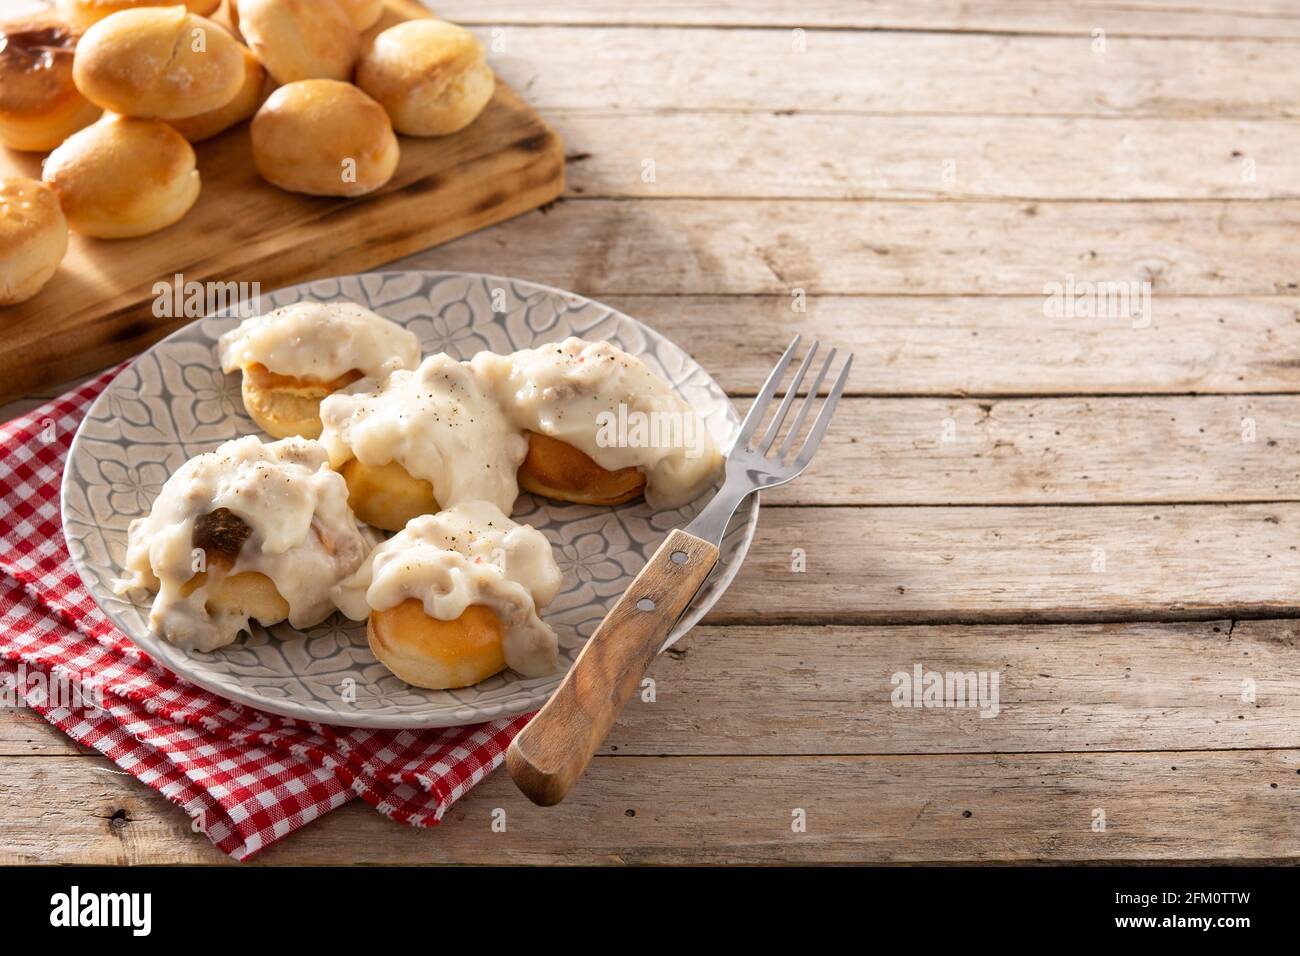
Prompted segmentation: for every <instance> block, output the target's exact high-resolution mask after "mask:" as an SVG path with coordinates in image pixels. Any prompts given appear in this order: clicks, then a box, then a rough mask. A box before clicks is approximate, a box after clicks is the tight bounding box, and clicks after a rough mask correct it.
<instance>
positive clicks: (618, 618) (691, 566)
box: [506, 529, 718, 807]
mask: <svg viewBox="0 0 1300 956" xmlns="http://www.w3.org/2000/svg"><path fill="white" fill-rule="evenodd" d="M717 563H718V548H717V545H715V544H713V543H712V542H710V541H705V540H704V539H702V538H697V537H695V536H694V535H692V534H689V533H687V532H685V531H682V530H681V529H674V530H672V531H671V532H669V534H668V537H667V538H665V539H664V542H663V544H661V545H660V546H659V547H658V548H657V549H656V550H655V553H654V554H653V555H651V556H650V560H649V561H647V562H646V564H645V567H644V568H642V569H641V571H640V573H638V574H637V576H636V578H635V579H634V580H633V581H632V583H631V584H630V585H628V589H627V590H626V591H625V592H624V593H623V596H622V597H620V598H619V599H618V601H617V602H616V603H615V604H614V606H613V607H612V608H610V610H609V613H608V614H606V615H605V619H604V620H603V621H601V622H600V624H599V625H598V626H597V627H596V630H595V631H594V632H593V633H592V635H591V637H590V638H588V639H587V643H586V644H585V645H584V646H583V648H582V651H581V653H579V654H578V658H577V660H575V661H574V662H573V666H572V667H571V668H569V672H568V673H567V674H566V675H565V676H564V680H563V681H561V682H560V686H559V687H557V688H556V689H555V692H554V693H553V694H551V697H550V699H549V700H548V701H547V702H546V703H545V704H544V705H543V706H542V709H541V710H540V711H539V712H538V714H537V716H535V717H534V718H533V719H532V720H531V721H529V722H528V725H527V726H526V727H524V729H523V730H521V731H520V732H519V733H518V735H516V737H515V739H514V740H513V741H512V742H511V744H510V749H509V751H508V752H507V753H506V766H507V767H508V768H509V771H510V777H511V779H512V780H514V782H515V783H516V784H517V785H518V786H519V789H520V790H522V791H523V793H524V795H525V796H527V797H528V799H530V800H532V801H533V803H536V804H538V805H539V806H543V807H549V806H554V805H555V804H557V803H559V802H560V801H561V800H563V799H564V798H565V796H566V795H567V794H568V792H569V791H570V790H571V789H572V788H573V786H574V784H576V783H577V782H578V778H579V777H581V776H582V772H583V770H585V769H586V767H587V763H588V761H590V760H591V757H592V755H593V754H594V753H595V752H596V750H597V749H598V748H599V747H600V745H601V742H602V741H603V740H604V739H605V735H606V734H608V733H609V729H610V727H612V726H613V725H614V722H615V721H616V720H618V715H619V714H620V713H621V712H622V710H623V707H624V706H625V705H626V704H627V702H628V700H629V698H631V696H632V694H633V693H634V692H635V691H636V690H637V687H638V685H639V684H640V682H641V678H642V676H643V675H644V674H645V672H646V669H647V668H649V666H650V664H651V663H652V662H653V661H654V659H655V655H656V654H658V653H659V648H661V647H662V646H663V643H664V641H666V640H667V639H668V634H669V632H671V631H672V629H673V625H674V624H675V623H676V622H677V619H678V618H679V617H681V616H682V613H683V612H684V611H685V610H686V608H687V607H688V606H689V605H690V603H691V599H692V598H694V597H695V592H696V591H698V590H699V589H700V586H701V585H702V584H703V583H704V581H705V579H707V578H708V576H709V572H710V571H712V570H713V567H714V565H716V564H717Z"/></svg>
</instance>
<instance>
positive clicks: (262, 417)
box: [217, 302, 423, 523]
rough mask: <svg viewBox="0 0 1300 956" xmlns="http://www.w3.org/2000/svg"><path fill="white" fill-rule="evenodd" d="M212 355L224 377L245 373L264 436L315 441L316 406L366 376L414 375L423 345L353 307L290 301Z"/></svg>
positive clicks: (252, 411) (248, 322)
mask: <svg viewBox="0 0 1300 956" xmlns="http://www.w3.org/2000/svg"><path fill="white" fill-rule="evenodd" d="M217 354H218V356H219V357H220V360H221V370H222V371H223V372H227V373H229V372H234V371H236V370H242V372H243V375H244V381H243V395H244V409H245V410H246V411H247V412H248V414H249V417H251V418H252V419H253V421H255V422H257V424H258V425H259V426H261V428H262V429H263V430H264V431H266V432H267V433H268V434H270V435H272V436H274V437H276V438H287V437H289V436H290V435H301V436H303V437H304V438H316V437H318V436H319V435H320V432H321V420H320V403H321V399H323V398H325V397H326V396H327V395H330V394H331V393H333V392H336V391H338V390H339V389H341V388H345V387H347V386H348V385H350V384H352V383H353V382H355V381H357V380H358V379H360V378H362V377H363V376H371V377H375V378H382V377H383V376H384V375H386V374H388V372H389V371H390V370H391V369H394V368H415V366H416V365H418V364H419V362H420V340H419V339H418V338H416V336H415V333H413V332H408V331H407V330H406V329H404V328H402V327H401V326H400V325H398V324H397V323H395V322H390V321H388V320H387V319H385V318H384V317H383V316H380V315H376V314H375V313H374V312H371V311H370V310H369V309H366V308H363V307H361V306H360V305H357V304H356V303H354V302H327V303H325V302H295V303H294V304H293V305H287V306H285V307H284V308H282V309H276V310H275V311H274V312H268V313H267V314H266V315H257V316H253V317H252V318H248V319H245V320H244V321H243V322H241V323H240V324H239V325H238V326H236V327H235V328H233V329H231V330H230V331H229V332H227V333H225V334H224V335H222V336H221V339H220V340H219V341H218V342H217ZM345 477H346V476H345ZM417 513H423V512H417ZM363 520H364V519H363ZM367 523H369V522H367Z"/></svg>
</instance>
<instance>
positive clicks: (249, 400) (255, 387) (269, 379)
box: [241, 363, 361, 438]
mask: <svg viewBox="0 0 1300 956" xmlns="http://www.w3.org/2000/svg"><path fill="white" fill-rule="evenodd" d="M359 378H361V373H360V372H358V371H355V370H353V371H351V372H348V373H346V374H344V375H341V376H339V377H338V378H336V379H334V380H333V381H331V382H322V381H320V380H319V379H314V378H296V377H294V376H292V375H277V374H276V373H275V372H272V371H271V370H269V369H268V368H267V367H266V366H265V365H260V364H257V363H254V364H252V365H249V366H248V367H247V368H245V369H244V382H243V385H242V386H241V389H242V392H243V397H244V408H245V410H247V412H248V416H249V417H250V418H251V419H253V421H255V422H257V424H258V425H260V426H261V428H262V430H263V431H265V432H266V433H267V434H268V435H271V436H272V437H274V438H288V437H289V436H290V435H301V436H302V437H303V438H319V437H320V433H321V421H320V403H321V399H323V398H325V396H327V395H332V394H333V393H334V392H337V391H338V390H339V389H340V388H346V387H347V386H349V385H351V384H352V383H353V382H355V381H356V380H357V379H359Z"/></svg>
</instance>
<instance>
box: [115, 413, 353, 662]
mask: <svg viewBox="0 0 1300 956" xmlns="http://www.w3.org/2000/svg"><path fill="white" fill-rule="evenodd" d="M347 499H348V492H347V485H346V484H345V483H344V481H343V478H342V476H340V475H339V474H338V473H337V472H334V471H331V470H330V467H329V456H328V455H327V454H326V452H325V449H324V448H323V447H322V446H321V445H320V444H319V443H317V442H315V441H311V440H309V439H306V438H285V439H282V440H280V441H276V442H270V443H265V444H264V443H263V442H262V441H261V440H260V439H258V438H257V437H256V436H253V435H249V436H247V437H245V438H238V439H235V440H233V441H228V442H226V443H225V444H223V445H221V446H219V447H218V448H217V449H216V451H212V452H207V453H206V454H202V455H199V456H197V457H195V458H191V459H190V460H189V461H187V462H186V463H185V464H184V465H182V466H181V467H180V469H179V470H178V471H177V472H176V473H175V474H174V475H172V476H171V478H169V479H168V480H167V482H166V484H164V485H163V488H162V493H161V494H160V495H159V496H158V500H157V501H155V502H154V504H153V508H152V509H151V510H150V512H149V514H148V515H147V516H146V517H143V518H136V519H135V520H134V521H132V522H131V525H130V528H129V530H128V533H127V555H126V563H125V572H126V576H125V577H124V578H123V579H121V580H119V581H116V582H114V583H115V590H116V592H117V593H119V594H121V593H124V592H125V591H127V590H130V589H131V588H134V587H144V588H147V589H149V590H151V591H156V592H157V597H156V598H155V599H154V603H153V609H152V611H151V612H150V614H149V624H150V627H151V628H152V629H153V631H154V632H155V633H157V634H160V635H161V636H162V637H164V638H166V639H167V640H168V641H170V642H172V643H173V644H176V645H179V646H181V647H185V648H188V649H191V650H198V651H210V650H213V649H214V648H218V647H222V646H224V645H226V644H229V643H231V642H232V641H234V639H235V637H236V636H237V635H238V633H239V632H240V631H241V630H245V629H247V627H248V622H249V614H248V612H247V611H246V610H245V609H244V608H241V607H237V606H235V607H230V606H226V607H221V606H212V607H209V606H207V605H208V602H209V599H210V598H212V597H213V596H214V595H215V594H216V592H217V590H218V589H219V588H220V586H221V583H222V581H224V580H225V579H226V578H227V577H229V576H232V575H235V574H240V573H242V572H246V571H251V572H260V573H261V574H263V575H265V576H266V577H268V578H270V579H271V581H272V583H274V584H275V587H276V590H278V591H279V593H280V596H281V597H282V598H283V599H284V601H285V602H286V603H287V604H288V607H289V612H288V617H287V619H288V621H289V623H290V624H291V625H293V626H294V627H296V628H307V627H311V626H312V625H315V624H319V623H320V622H321V621H323V620H324V619H325V618H326V617H328V616H329V614H330V613H331V612H332V611H333V610H334V604H333V602H332V601H331V599H330V588H331V587H332V586H333V585H334V584H335V583H337V582H338V581H339V580H340V579H342V578H343V577H345V576H347V575H349V574H351V573H352V572H353V571H355V570H356V569H357V568H358V567H359V566H360V565H361V562H362V561H363V560H364V559H365V556H366V552H367V551H368V550H369V548H370V546H371V544H372V541H371V539H370V538H369V537H368V536H367V534H366V533H365V532H363V531H362V530H361V528H360V527H359V526H358V525H357V522H356V519H355V518H354V517H353V516H352V512H351V510H349V508H348V500H347ZM198 572H204V573H205V577H204V578H203V579H201V581H202V583H201V584H200V585H199V586H198V587H197V588H195V589H194V590H193V591H191V593H189V594H185V593H184V591H185V590H186V587H185V585H186V584H187V583H188V582H189V581H190V580H191V578H194V577H195V576H196V574H197V573H198ZM264 623H266V622H264Z"/></svg>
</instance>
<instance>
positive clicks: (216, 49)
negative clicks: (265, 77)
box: [72, 6, 246, 120]
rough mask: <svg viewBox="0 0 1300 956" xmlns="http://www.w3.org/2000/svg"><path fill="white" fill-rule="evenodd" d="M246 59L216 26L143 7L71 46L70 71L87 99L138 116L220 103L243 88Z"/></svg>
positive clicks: (176, 10)
mask: <svg viewBox="0 0 1300 956" xmlns="http://www.w3.org/2000/svg"><path fill="white" fill-rule="evenodd" d="M245 72H246V71H245V68H244V57H243V54H241V53H240V51H239V44H238V43H236V42H235V39H234V37H232V36H231V35H230V33H229V32H228V31H227V30H226V29H225V28H224V27H222V26H220V25H219V24H216V23H213V22H212V21H211V20H207V19H204V18H203V17H200V16H195V15H194V14H192V13H190V12H189V11H188V10H186V9H185V8H184V7H179V6H176V7H141V8H139V9H136V10H123V11H122V12H121V13H114V14H113V15H111V16H109V17H106V18H104V19H103V20H100V21H99V22H98V23H96V24H95V25H94V26H92V27H91V28H90V29H89V30H87V31H86V33H85V36H83V37H82V38H81V42H80V43H78V44H77V53H76V59H75V60H74V62H73V68H72V75H73V79H75V80H76V83H77V89H79V90H81V92H82V94H83V95H84V96H85V97H86V99H88V100H90V101H91V102H92V103H97V104H99V105H100V106H102V107H104V109H106V110H112V111H113V112H115V113H121V114H122V115H124V116H137V117H141V118H144V119H164V120H166V119H180V118H182V117H185V116H197V115H198V114H200V113H207V112H209V111H211V110H215V109H217V108H218V107H221V106H225V105H226V104H227V103H229V102H230V101H231V100H232V99H234V98H235V96H236V94H238V93H239V90H240V88H241V87H242V86H243V85H244V77H245Z"/></svg>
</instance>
